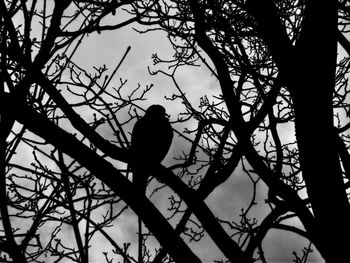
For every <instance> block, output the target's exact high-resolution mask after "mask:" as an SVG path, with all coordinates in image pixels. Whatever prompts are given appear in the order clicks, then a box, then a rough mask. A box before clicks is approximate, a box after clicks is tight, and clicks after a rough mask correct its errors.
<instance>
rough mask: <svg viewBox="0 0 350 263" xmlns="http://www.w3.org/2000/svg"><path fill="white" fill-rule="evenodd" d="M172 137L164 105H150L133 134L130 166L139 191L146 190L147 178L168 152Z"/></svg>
mask: <svg viewBox="0 0 350 263" xmlns="http://www.w3.org/2000/svg"><path fill="white" fill-rule="evenodd" d="M172 139H173V130H172V128H171V125H170V123H169V120H168V118H167V116H166V112H165V109H164V107H162V106H161V105H152V106H150V107H149V108H148V109H147V110H146V114H145V116H143V117H142V118H141V119H139V120H138V121H137V122H136V124H135V126H134V129H133V131H132V135H131V161H130V166H131V169H132V171H133V182H134V183H135V184H136V186H137V188H138V189H139V191H142V192H145V190H146V185H147V178H148V177H149V176H150V175H151V173H152V170H153V169H154V167H156V166H157V165H159V164H160V162H161V161H162V160H163V159H164V157H165V155H166V154H167V153H168V151H169V148H170V146H171V141H172Z"/></svg>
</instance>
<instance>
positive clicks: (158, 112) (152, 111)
mask: <svg viewBox="0 0 350 263" xmlns="http://www.w3.org/2000/svg"><path fill="white" fill-rule="evenodd" d="M145 115H146V116H147V117H167V114H166V112H165V109H164V107H163V106H161V105H158V104H153V105H151V106H149V107H148V109H147V110H146V114H145Z"/></svg>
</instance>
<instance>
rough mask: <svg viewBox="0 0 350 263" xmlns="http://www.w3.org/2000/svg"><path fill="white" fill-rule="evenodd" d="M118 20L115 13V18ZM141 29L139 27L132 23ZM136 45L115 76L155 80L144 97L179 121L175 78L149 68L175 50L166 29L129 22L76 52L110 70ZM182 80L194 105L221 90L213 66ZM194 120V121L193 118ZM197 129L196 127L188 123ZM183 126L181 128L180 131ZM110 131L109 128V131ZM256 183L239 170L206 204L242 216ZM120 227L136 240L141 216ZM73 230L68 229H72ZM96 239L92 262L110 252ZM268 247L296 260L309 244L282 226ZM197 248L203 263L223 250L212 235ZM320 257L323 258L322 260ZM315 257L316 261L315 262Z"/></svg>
mask: <svg viewBox="0 0 350 263" xmlns="http://www.w3.org/2000/svg"><path fill="white" fill-rule="evenodd" d="M112 19H113V18H112ZM133 26H135V27H138V28H140V26H137V25H135V24H134V25H133ZM128 46H131V50H130V52H129V54H128V56H127V57H126V59H125V62H124V63H123V65H122V67H121V68H120V70H119V71H118V72H117V74H116V76H115V78H114V81H115V82H116V85H117V83H118V81H119V78H120V77H121V78H123V79H128V87H130V89H133V88H135V87H136V86H137V84H138V83H140V84H142V85H147V84H151V83H153V84H154V89H153V91H152V93H151V97H150V100H149V101H147V102H145V106H146V104H148V105H151V104H154V103H157V104H162V105H163V106H165V108H166V110H167V113H168V114H170V115H171V119H172V120H175V119H176V115H177V114H178V113H179V112H181V110H182V109H183V108H182V107H183V105H180V104H177V103H175V102H169V101H166V100H165V99H164V95H168V96H170V95H171V94H172V93H173V92H175V87H174V85H173V83H172V82H171V81H170V79H168V78H166V77H165V76H163V75H157V76H150V74H149V73H148V69H147V67H148V66H150V67H151V69H156V68H155V67H154V66H153V65H152V59H151V56H152V54H154V53H158V54H159V55H160V56H162V57H164V58H166V57H168V58H171V56H172V49H171V46H170V44H169V43H168V40H167V38H166V35H165V34H164V33H161V32H150V33H147V34H139V33H137V32H135V31H134V30H132V28H131V27H130V26H128V27H125V28H122V29H119V30H117V31H105V32H102V33H101V34H97V33H94V34H90V35H89V37H88V38H86V39H85V41H83V44H82V45H81V47H80V49H79V51H78V52H77V53H76V55H75V57H74V60H75V62H76V63H78V64H79V65H80V66H81V67H82V68H85V69H87V70H92V68H93V67H94V66H97V67H98V66H102V65H103V64H105V65H107V67H109V68H110V70H113V69H114V67H115V66H116V65H117V64H118V63H119V61H120V59H121V57H122V56H123V54H124V52H125V51H126V49H127V47H128ZM176 78H177V81H178V82H179V84H180V85H181V88H183V90H184V91H185V92H186V94H187V95H188V98H190V100H191V102H192V103H193V106H194V107H198V105H199V99H200V97H201V96H203V95H206V94H207V95H208V96H211V95H213V94H218V92H219V89H218V83H217V81H216V79H215V78H214V77H213V76H212V75H211V73H210V72H209V70H208V69H206V68H205V67H202V68H186V69H184V70H181V71H179V72H178V74H177V75H176ZM193 125H195V123H193ZM187 128H193V127H187ZM180 131H181V130H180ZM106 132H107V131H106ZM281 132H282V134H283V136H285V139H286V140H292V138H293V136H292V132H293V130H292V127H289V126H285V127H283V128H282V130H281ZM174 141H175V143H173V146H172V150H171V151H170V154H169V155H168V156H167V159H168V160H170V159H171V158H172V155H176V154H180V153H181V152H182V151H184V150H188V148H186V149H184V148H185V147H188V145H184V144H183V143H177V142H179V141H178V139H177V138H175V139H174ZM264 190H266V189H265V187H264V185H263V184H259V188H258V197H259V200H260V201H261V202H264V198H265V197H266V193H265V191H264ZM251 194H252V193H251V182H250V181H249V180H248V179H247V178H246V176H244V174H243V173H241V174H240V173H239V172H237V173H236V174H235V175H234V176H232V177H231V178H230V180H228V182H226V183H225V184H224V185H221V186H220V187H218V188H217V189H216V190H215V191H214V192H213V193H212V194H211V195H210V196H209V197H208V199H207V201H206V202H207V204H208V206H209V207H210V208H212V210H213V212H214V213H215V214H216V215H218V216H220V217H221V218H222V219H226V220H230V218H231V217H232V215H233V214H235V215H237V214H238V213H239V212H240V209H241V208H242V206H246V205H247V202H249V201H250V198H249V197H250V196H251ZM152 200H153V201H154V202H155V203H158V206H160V207H162V206H163V207H166V205H167V204H168V200H167V198H166V196H165V195H161V194H159V195H158V196H154V197H153V199H152ZM260 213H261V214H265V211H264V210H263V209H260V210H258V211H257V215H256V216H257V217H259V216H261V214H260ZM120 223H121V224H119V225H118V228H115V229H114V231H115V232H114V233H113V236H114V237H115V238H116V239H117V241H119V243H122V242H136V239H135V235H134V234H135V231H137V219H136V217H135V216H134V215H133V214H132V213H127V214H126V215H125V216H123V217H122V218H120ZM67 233H69V232H67ZM95 241H98V242H97V244H100V245H101V247H100V248H95V249H94V253H93V254H92V255H91V259H93V260H92V262H101V258H102V255H101V254H100V253H98V251H101V252H102V251H105V250H106V245H105V244H107V241H106V240H105V239H104V238H103V237H101V236H96V237H95ZM263 245H264V247H266V248H267V249H266V256H267V258H268V259H269V260H270V262H291V261H292V259H293V255H292V252H293V250H295V251H297V252H298V253H299V254H301V249H302V248H303V246H305V245H307V243H305V242H304V241H302V240H301V239H300V238H298V237H297V236H295V235H291V234H289V233H286V232H283V231H271V232H269V233H268V235H267V238H266V239H265V242H264V244H263ZM191 246H192V247H193V249H195V250H196V252H197V253H198V255H199V256H200V257H201V258H202V260H203V262H213V260H214V259H218V256H220V253H219V252H218V251H217V249H216V247H215V245H214V244H212V242H211V241H210V240H209V238H207V237H206V238H205V239H204V240H203V241H202V242H200V243H198V244H192V245H191ZM317 259H318V260H317ZM314 261H315V262H321V261H320V258H319V257H318V256H315V257H314ZM310 262H311V261H310Z"/></svg>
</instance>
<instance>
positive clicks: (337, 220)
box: [287, 0, 350, 262]
mask: <svg viewBox="0 0 350 263" xmlns="http://www.w3.org/2000/svg"><path fill="white" fill-rule="evenodd" d="M296 52H297V61H296V62H295V64H294V63H293V64H294V65H295V69H294V70H293V71H292V72H293V73H292V74H290V73H289V76H288V77H287V79H288V84H289V85H288V86H289V89H290V91H291V94H292V98H293V103H294V110H295V129H296V138H297V142H298V148H299V160H300V165H301V169H302V175H303V178H304V180H305V183H306V186H307V193H308V196H309V198H310V202H311V207H312V211H313V213H314V216H315V220H316V225H317V228H318V233H319V239H320V246H321V247H319V248H318V249H319V250H320V252H321V254H322V256H323V257H324V258H325V259H326V261H327V262H339V261H343V262H344V261H347V260H346V259H349V258H350V256H349V253H348V251H347V247H348V244H347V242H344V241H343V240H344V239H342V238H341V237H344V238H347V237H349V235H350V224H349V223H350V212H349V211H350V210H349V209H350V208H349V202H348V198H347V195H346V192H345V187H344V183H343V179H342V171H341V166H340V162H339V157H338V153H337V147H336V142H335V141H334V139H333V138H334V128H333V126H334V123H333V107H332V96H333V91H334V86H335V68H336V58H337V3H336V1H331V0H328V1H323V2H322V4H321V3H320V2H319V1H315V0H314V1H309V2H308V5H307V8H306V18H305V20H304V27H303V31H302V34H301V39H300V41H299V43H298V47H297V50H296ZM295 74H296V75H295Z"/></svg>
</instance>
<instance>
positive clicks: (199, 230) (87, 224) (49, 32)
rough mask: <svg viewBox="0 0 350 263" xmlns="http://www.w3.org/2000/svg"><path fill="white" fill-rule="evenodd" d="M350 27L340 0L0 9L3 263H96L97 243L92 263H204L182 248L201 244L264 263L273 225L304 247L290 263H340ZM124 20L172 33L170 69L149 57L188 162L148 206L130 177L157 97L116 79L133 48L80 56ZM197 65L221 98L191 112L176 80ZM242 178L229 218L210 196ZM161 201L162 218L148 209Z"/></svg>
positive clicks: (63, 3)
mask: <svg viewBox="0 0 350 263" xmlns="http://www.w3.org/2000/svg"><path fill="white" fill-rule="evenodd" d="M349 21H350V5H349V3H348V2H347V1H343V0H339V1H337V2H336V1H330V0H325V1H322V4H321V3H320V1H316V0H309V1H297V0H283V1H273V0H265V1H262V0H245V1H243V0H232V1H221V0H218V1H199V0H187V1H185V0H183V1H155V0H154V1H152V0H150V1H135V0H134V1H132V0H128V1H104V0H103V1H91V0H89V1H84V0H82V1H71V0H55V1H46V0H43V1H35V0H34V1H17V0H13V1H6V0H0V34H1V36H0V55H1V58H0V85H1V86H0V153H1V154H0V163H1V165H0V171H1V172H0V178H1V179H0V180H1V181H0V182H1V183H0V214H1V223H2V224H1V226H0V230H1V231H0V258H1V261H4V262H46V261H50V262H51V261H55V262H59V261H63V262H65V261H73V262H90V261H92V260H91V255H93V254H94V253H96V252H95V248H96V245H98V244H96V243H97V242H99V241H96V239H97V237H101V236H102V237H103V240H104V242H105V243H106V244H107V245H106V246H108V248H106V250H105V251H106V252H105V253H104V254H101V255H100V259H99V262H100V261H106V262H112V261H113V262H116V261H119V262H136V261H143V262H202V259H201V258H200V257H199V255H198V253H197V251H196V250H195V249H192V248H191V242H201V241H202V239H203V237H204V236H208V237H209V238H210V239H211V240H212V241H213V242H214V243H215V245H216V247H217V249H218V250H219V251H220V253H221V254H222V256H219V255H218V261H217V262H226V261H228V262H255V261H256V262H267V259H266V258H265V254H266V251H268V250H269V249H271V248H269V247H265V246H263V242H264V241H265V240H266V238H267V234H268V233H269V232H270V231H272V230H274V229H277V230H281V231H287V232H290V233H293V234H296V235H298V236H299V237H300V239H301V240H304V241H305V240H306V241H307V245H306V246H305V249H304V250H303V251H302V252H301V254H300V252H293V251H291V252H290V253H291V254H292V253H293V254H294V257H295V259H294V261H295V262H307V259H308V256H309V254H310V252H311V251H312V250H317V251H318V252H319V253H320V255H321V256H322V257H323V259H324V260H325V261H326V262H346V261H347V260H348V258H349V255H348V253H347V243H346V242H344V240H346V238H347V237H348V236H349V234H350V223H349V222H350V208H349V200H348V196H347V193H348V188H349V179H350V175H349V173H350V167H349V164H350V156H349V152H348V147H349V134H348V129H349V127H350V124H349V120H348V117H349V112H348V111H349V104H348V100H349V97H348V94H349V89H348V83H347V77H348V73H349V54H350V43H349V41H348V39H347V35H348V30H349V25H348V24H349ZM137 23H138V24H137ZM130 24H133V25H139V26H140V27H139V28H138V30H140V33H147V32H148V31H155V30H160V31H164V32H166V33H167V34H168V39H169V42H170V44H171V45H172V47H173V49H174V54H173V57H172V58H170V59H169V58H163V57H161V56H160V55H158V54H154V55H153V62H154V69H152V70H150V73H151V74H152V75H157V74H163V75H165V76H166V77H168V79H169V81H171V82H172V84H173V87H175V88H176V92H172V91H171V90H170V89H169V92H168V94H169V97H167V99H168V100H169V104H170V103H174V104H176V103H178V104H179V105H182V109H183V110H182V111H181V113H180V114H179V115H178V116H177V118H176V116H172V117H171V120H172V122H173V128H174V129H175V134H176V136H175V137H174V140H175V139H176V140H177V147H182V148H181V150H180V152H181V153H180V154H178V155H177V156H174V157H175V158H174V160H172V161H171V162H170V163H171V165H170V164H169V165H168V166H167V167H165V166H163V165H161V164H159V165H156V166H155V167H154V168H152V170H154V171H152V174H153V176H154V177H155V178H156V179H159V180H157V181H159V182H158V183H157V182H154V184H153V182H152V187H150V188H149V191H148V192H147V193H146V195H145V194H144V193H143V191H138V190H137V186H135V184H133V183H132V180H131V176H129V175H130V173H131V172H132V171H130V170H129V169H127V165H128V164H130V163H132V160H133V159H132V154H131V152H130V140H131V138H130V133H131V131H132V127H133V125H134V123H135V122H136V120H137V119H138V116H139V115H144V113H143V108H142V107H141V105H145V102H144V101H146V102H148V101H147V100H150V99H151V97H150V93H149V91H150V90H151V89H152V88H153V85H148V86H147V85H145V86H143V85H139V86H137V87H136V88H134V87H130V86H129V84H128V83H127V81H126V80H123V79H120V81H119V82H117V80H115V77H116V75H117V72H118V70H119V69H120V66H121V65H122V64H123V62H124V61H125V58H126V57H127V55H128V54H129V52H130V50H131V48H130V47H128V48H127V49H126V51H125V53H124V55H122V57H121V59H119V62H118V65H117V66H116V67H115V68H114V69H110V68H107V66H97V65H96V66H95V67H94V68H93V69H87V68H86V67H85V66H84V65H80V63H79V60H78V59H77V58H76V57H77V56H78V55H77V53H78V51H79V50H80V49H82V48H83V46H82V44H83V43H84V42H85V41H86V39H87V37H88V36H90V35H91V34H99V35H100V36H101V37H103V35H104V33H105V31H112V30H118V29H120V28H122V27H125V26H128V25H130ZM155 45H156V43H155ZM163 65H165V66H166V67H163ZM123 66H127V63H124V64H123ZM193 67H194V68H198V67H202V68H203V69H205V70H209V72H210V74H211V76H212V78H213V79H215V81H216V84H215V85H216V86H217V87H218V88H219V90H220V92H218V93H217V94H216V95H215V96H213V97H210V96H209V95H208V94H207V90H206V89H205V88H203V91H202V94H203V95H202V96H201V99H200V103H199V105H195V104H194V103H193V102H191V98H190V97H188V95H187V94H186V90H188V87H185V86H182V84H180V82H179V81H178V75H177V73H179V72H181V71H182V70H183V69H185V70H189V69H192V68H193ZM149 104H151V103H149ZM168 113H171V112H169V111H168ZM194 124H195V126H196V128H193V125H194ZM286 127H287V128H289V129H290V130H292V132H291V134H289V135H288V137H286V135H285V134H284V132H283V131H284V129H285V128H286ZM106 131H108V133H109V134H110V135H106ZM150 152H151V151H150ZM237 174H240V175H241V176H242V177H244V178H245V180H247V181H248V182H249V183H250V187H251V189H250V191H249V192H250V194H251V195H250V197H249V198H248V200H246V203H245V205H243V206H241V207H238V206H239V205H238V204H236V203H235V200H234V199H232V200H234V201H233V203H232V204H231V205H232V206H236V208H237V209H241V210H240V213H239V214H237V213H236V214H234V213H233V212H232V216H230V218H229V219H227V218H224V217H222V215H220V214H215V213H214V210H215V209H213V207H211V206H210V205H208V204H207V202H206V200H208V199H210V195H211V194H213V193H215V191H216V190H217V189H220V187H221V186H223V185H227V184H228V183H229V181H236V180H237V177H238V176H237ZM238 190H239V189H234V187H232V191H230V192H225V193H226V194H227V195H232V196H233V194H234V191H238ZM160 192H164V193H165V194H168V195H169V198H168V200H169V207H168V209H167V211H163V210H162V208H161V206H160V205H159V204H158V203H157V202H153V201H154V200H153V199H152V198H149V197H150V196H153V195H156V194H157V193H160ZM169 193H170V194H169ZM261 196H263V197H261ZM162 204H164V202H162ZM257 211H258V212H257ZM259 211H260V212H259ZM261 211H263V212H261ZM132 213H135V214H136V215H137V216H138V217H140V219H141V220H142V221H143V223H144V224H145V226H146V227H147V231H148V232H147V233H143V235H142V237H143V238H142V239H143V240H142V241H143V244H142V246H143V249H142V251H143V255H142V257H140V258H139V259H138V260H137V259H136V257H135V253H134V252H133V249H134V247H136V246H137V242H132V244H131V243H130V242H131V241H130V240H122V241H120V238H119V237H118V233H119V232H120V229H119V227H120V225H121V223H120V222H121V221H122V219H123V217H125V216H130V214H132ZM130 218H131V216H130ZM135 222H136V221H135ZM295 222H297V223H295ZM298 222H300V224H298ZM136 225H137V224H136ZM135 229H137V227H135ZM133 234H134V235H135V236H136V235H137V230H135V231H134V233H133ZM152 237H154V238H155V239H156V240H157V242H158V243H157V244H158V245H159V246H157V249H152V248H151V247H154V246H155V244H156V243H155V241H154V240H153V238H152ZM220 257H221V258H220ZM220 260H221V261H220Z"/></svg>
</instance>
